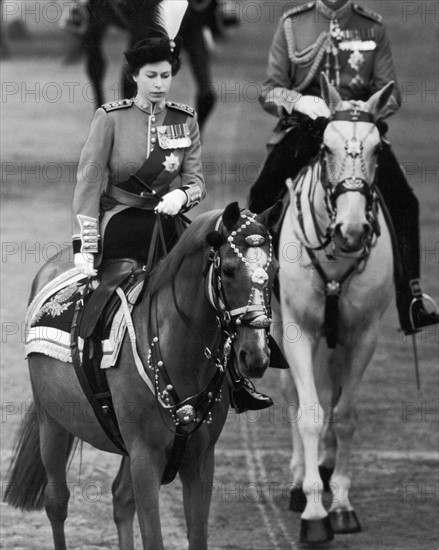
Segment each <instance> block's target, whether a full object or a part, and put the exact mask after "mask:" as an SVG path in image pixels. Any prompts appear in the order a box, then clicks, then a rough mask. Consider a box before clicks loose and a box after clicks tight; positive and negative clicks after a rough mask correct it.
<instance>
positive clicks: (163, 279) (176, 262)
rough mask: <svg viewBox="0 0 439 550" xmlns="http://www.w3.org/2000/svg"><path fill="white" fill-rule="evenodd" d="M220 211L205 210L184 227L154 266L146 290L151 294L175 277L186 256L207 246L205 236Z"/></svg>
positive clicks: (212, 227)
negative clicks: (175, 241) (167, 252)
mask: <svg viewBox="0 0 439 550" xmlns="http://www.w3.org/2000/svg"><path fill="white" fill-rule="evenodd" d="M221 212H222V211H221V210H211V211H209V212H205V213H204V214H201V215H200V216H197V218H195V220H194V221H193V222H192V223H191V224H190V225H189V226H188V227H187V228H186V229H185V231H184V232H183V234H182V236H181V237H180V238H179V240H178V242H177V244H176V245H175V246H174V248H173V249H172V250H171V252H170V253H169V254H168V255H167V256H166V257H165V258H163V259H162V260H161V261H160V262H159V263H158V264H157V266H156V267H155V268H154V270H153V272H152V274H151V278H150V280H149V283H148V292H149V294H150V295H151V296H152V295H154V294H155V293H156V292H158V291H159V290H160V289H161V288H163V287H164V286H165V285H166V284H167V283H168V282H170V281H171V280H172V279H173V278H174V277H175V274H176V273H177V272H178V270H179V268H180V267H181V264H182V263H183V260H184V259H185V258H186V257H187V256H190V255H193V254H195V253H197V252H199V251H202V250H204V249H205V248H206V247H207V243H206V236H207V234H208V233H209V232H210V231H212V230H213V229H214V225H215V221H216V220H217V219H218V216H219V215H220V214H221Z"/></svg>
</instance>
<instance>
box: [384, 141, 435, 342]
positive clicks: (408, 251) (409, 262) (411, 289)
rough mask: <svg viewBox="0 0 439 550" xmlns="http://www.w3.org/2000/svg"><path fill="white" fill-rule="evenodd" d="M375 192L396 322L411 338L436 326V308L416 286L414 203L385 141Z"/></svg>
mask: <svg viewBox="0 0 439 550" xmlns="http://www.w3.org/2000/svg"><path fill="white" fill-rule="evenodd" d="M378 188H379V191H380V194H381V195H382V198H383V200H384V211H385V213H387V214H388V216H387V217H390V221H391V223H390V224H389V227H390V230H391V237H392V246H393V256H394V281H395V289H396V307H397V310H398V316H399V322H400V325H401V329H402V331H403V332H404V333H405V334H407V335H408V334H414V333H416V332H418V331H419V330H420V329H421V328H422V327H426V326H429V325H434V324H436V323H439V316H438V308H437V306H436V304H435V303H434V301H433V299H432V298H430V296H428V295H426V294H424V293H423V292H422V289H421V284H420V249H419V248H420V245H419V243H420V236H419V204H418V200H417V198H416V196H415V194H414V193H413V191H412V189H411V187H410V185H409V183H408V181H407V179H406V177H405V174H404V172H403V171H402V168H401V166H400V165H399V163H398V161H397V159H396V157H395V155H394V153H393V151H392V149H391V147H390V144H389V143H388V142H387V141H385V140H383V141H382V151H381V155H380V161H379V165H378ZM386 211H387V212H386ZM427 303H429V305H428V306H427Z"/></svg>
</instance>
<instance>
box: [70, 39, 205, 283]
mask: <svg viewBox="0 0 439 550" xmlns="http://www.w3.org/2000/svg"><path fill="white" fill-rule="evenodd" d="M180 46H181V42H180V40H179V39H178V38H177V39H175V40H174V41H170V40H169V37H167V36H163V35H162V36H160V35H158V36H152V37H150V38H146V39H144V40H142V41H141V42H138V43H137V44H136V45H135V46H134V47H133V48H132V49H131V50H129V51H128V52H126V54H125V57H126V60H127V72H128V74H129V75H130V77H131V78H132V79H133V80H134V82H136V84H137V95H136V97H135V98H134V99H125V100H122V101H116V102H113V103H107V104H105V105H103V106H102V107H101V108H99V109H98V110H97V111H96V113H95V115H94V118H93V120H92V123H91V128H90V133H89V136H88V138H87V141H86V143H85V145H84V148H83V150H82V153H81V156H80V160H79V166H78V174H77V185H76V189H75V194H74V198H73V216H74V220H73V221H74V226H75V229H74V235H73V247H74V254H75V255H74V260H75V265H76V266H77V267H78V268H79V269H80V270H81V271H82V272H83V273H84V274H86V275H96V268H97V267H98V265H99V264H100V263H101V262H102V260H107V259H112V258H118V257H130V258H134V259H137V260H140V261H146V259H147V256H148V250H149V243H150V239H151V234H152V229H153V226H154V224H155V221H156V213H159V214H168V215H169V216H175V215H176V214H178V213H179V212H180V211H181V210H188V209H190V208H192V207H193V206H195V205H196V204H198V203H199V202H200V200H201V199H202V198H203V197H204V195H205V187H204V180H203V174H202V166H201V146H200V134H199V129H198V124H197V115H196V113H195V112H194V110H193V109H192V108H190V107H188V106H186V105H183V104H180V103H174V102H170V101H166V95H167V93H168V91H169V88H170V86H171V81H172V77H173V76H174V75H175V74H176V73H177V71H178V69H179V65H180V61H179V52H180ZM139 180H141V181H142V182H144V183H145V184H146V185H147V186H149V188H152V189H153V190H154V191H155V192H157V193H158V194H159V195H163V200H162V201H161V202H159V200H158V199H157V198H156V197H155V196H154V195H153V194H152V193H151V192H149V191H148V188H147V187H146V186H145V185H143V184H142V183H140V182H139ZM163 227H164V232H165V236H166V240H167V241H168V243H172V242H173V241H174V235H175V222H174V220H173V219H172V218H164V219H163Z"/></svg>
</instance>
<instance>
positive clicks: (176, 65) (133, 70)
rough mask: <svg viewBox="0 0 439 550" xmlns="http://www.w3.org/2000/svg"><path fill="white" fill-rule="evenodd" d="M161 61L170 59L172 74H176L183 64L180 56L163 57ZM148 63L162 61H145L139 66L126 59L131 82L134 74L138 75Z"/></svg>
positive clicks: (126, 71) (125, 70)
mask: <svg viewBox="0 0 439 550" xmlns="http://www.w3.org/2000/svg"><path fill="white" fill-rule="evenodd" d="M161 61H168V62H169V63H170V64H171V74H172V76H175V75H176V74H177V73H178V71H179V70H180V65H181V62H180V58H175V57H170V58H169V59H162V60H161ZM147 63H160V61H145V63H143V64H142V65H139V66H133V65H130V63H128V61H126V62H125V65H124V72H125V76H126V77H127V78H128V80H129V81H130V82H133V83H134V79H133V76H137V75H138V74H139V71H140V69H141V68H142V67H143V66H144V65H146V64H147Z"/></svg>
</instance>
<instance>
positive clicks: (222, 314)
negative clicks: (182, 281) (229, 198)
mask: <svg viewBox="0 0 439 550" xmlns="http://www.w3.org/2000/svg"><path fill="white" fill-rule="evenodd" d="M241 217H242V218H243V220H244V221H243V223H242V224H241V226H240V227H239V228H238V229H236V230H234V231H232V232H231V233H230V235H229V236H228V237H227V239H226V242H227V243H228V244H229V246H230V248H231V249H232V251H233V252H234V254H235V255H236V256H237V257H238V259H239V260H240V261H241V262H242V263H244V265H245V266H246V267H247V269H248V270H249V271H250V272H251V282H252V287H251V289H250V294H249V297H248V300H247V303H246V304H245V305H244V306H241V307H236V308H233V309H231V308H230V306H229V300H228V299H227V296H226V293H225V287H224V283H223V279H222V274H221V271H222V262H221V255H220V248H221V246H219V247H214V246H212V247H211V249H210V251H209V254H208V258H207V264H206V267H205V269H204V274H205V277H206V279H205V280H206V294H207V297H208V300H209V302H210V303H211V305H212V306H213V307H214V308H215V310H216V312H217V316H218V321H219V323H220V324H221V326H222V327H223V328H225V329H227V330H228V331H232V332H233V333H235V334H236V328H237V327H238V326H243V325H245V326H249V327H251V328H259V329H266V330H268V329H269V327H270V323H271V309H270V305H269V304H270V295H269V288H268V280H269V276H268V273H267V269H268V268H269V266H270V265H271V263H272V261H273V245H272V237H271V235H270V234H269V233H268V239H269V250H268V256H267V261H266V264H265V265H264V266H263V265H261V264H260V263H258V265H257V267H256V268H255V269H254V268H253V267H252V266H251V265H250V262H249V261H248V260H247V258H246V257H245V256H244V254H243V253H242V252H241V250H240V248H239V246H238V245H237V244H236V242H235V239H236V236H237V235H239V234H240V233H242V231H243V230H244V229H246V228H247V227H249V226H250V225H251V224H252V223H253V222H254V219H255V215H247V214H244V213H241ZM220 221H221V220H220V219H219V222H220ZM218 227H219V225H218ZM245 241H246V243H247V244H248V245H249V246H252V247H259V246H260V245H262V244H264V243H265V237H264V236H263V235H260V234H251V235H249V236H247V237H245ZM257 294H258V295H259V298H260V303H257V304H254V303H253V302H254V299H255V297H256V295H257ZM267 304H268V305H267Z"/></svg>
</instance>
